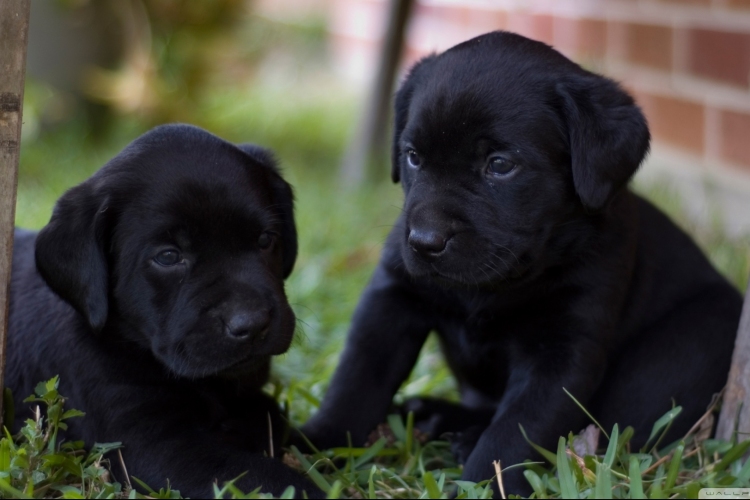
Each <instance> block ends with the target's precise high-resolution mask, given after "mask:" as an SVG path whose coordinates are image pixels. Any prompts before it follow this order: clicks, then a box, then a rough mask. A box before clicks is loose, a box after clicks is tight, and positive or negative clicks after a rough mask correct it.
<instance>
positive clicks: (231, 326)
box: [223, 309, 271, 343]
mask: <svg viewBox="0 0 750 500" xmlns="http://www.w3.org/2000/svg"><path fill="white" fill-rule="evenodd" d="M223 321H224V333H225V334H226V335H227V336H229V337H230V338H233V339H236V340H242V341H249V342H253V343H255V342H262V341H263V340H265V338H266V335H267V334H268V330H269V328H270V325H271V311H269V310H268V309H258V310H255V311H239V312H235V313H233V314H231V315H229V317H228V318H226V319H224V320H223Z"/></svg>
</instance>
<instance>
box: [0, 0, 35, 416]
mask: <svg viewBox="0 0 750 500" xmlns="http://www.w3.org/2000/svg"><path fill="white" fill-rule="evenodd" d="M30 5H31V4H30V0H0V388H2V387H3V375H4V373H5V344H6V338H7V332H8V301H9V292H10V265H11V262H12V257H13V228H14V225H15V219H16V190H17V188H18V159H19V155H20V152H21V123H22V117H23V83H24V76H25V72H26V45H27V43H28V36H29V7H30ZM0 394H1V393H0ZM2 414H3V413H2V398H1V397H0V418H2Z"/></svg>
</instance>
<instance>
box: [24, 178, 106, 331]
mask: <svg viewBox="0 0 750 500" xmlns="http://www.w3.org/2000/svg"><path fill="white" fill-rule="evenodd" d="M95 182H96V181H94V179H92V180H89V181H87V182H85V183H83V184H81V185H79V186H76V187H74V188H73V189H71V190H69V191H68V192H67V193H65V194H64V195H63V197H62V198H60V200H59V201H58V202H57V204H56V205H55V209H54V211H53V212H52V218H51V219H50V221H49V224H47V225H46V226H45V227H44V228H43V229H42V230H41V231H40V232H39V235H38V236H37V239H36V250H35V253H36V267H37V269H38V270H39V273H40V274H41V275H42V277H43V278H44V280H45V281H46V282H47V284H48V285H49V287H50V288H51V289H52V290H53V291H54V292H55V293H57V294H58V295H59V296H60V297H62V298H63V299H64V300H66V301H67V302H69V303H70V304H71V305H72V306H73V307H74V308H75V309H76V310H77V311H78V312H79V313H81V314H82V315H83V317H84V318H86V321H88V323H89V325H90V326H91V329H92V330H94V332H99V331H100V330H101V329H102V327H104V324H105V323H106V321H107V310H108V286H109V279H108V275H109V272H108V266H107V258H106V255H105V239H106V235H105V233H106V226H107V224H106V222H105V219H106V218H107V217H108V214H107V197H106V196H105V195H103V194H98V193H96V191H97V190H96V188H95V186H96V184H95ZM98 191H101V190H98Z"/></svg>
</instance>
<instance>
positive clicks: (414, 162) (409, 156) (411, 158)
mask: <svg viewBox="0 0 750 500" xmlns="http://www.w3.org/2000/svg"><path fill="white" fill-rule="evenodd" d="M406 161H407V162H408V163H409V166H410V167H412V168H419V166H420V165H422V158H420V157H419V155H418V154H417V152H416V151H414V150H413V149H410V150H409V151H407V152H406Z"/></svg>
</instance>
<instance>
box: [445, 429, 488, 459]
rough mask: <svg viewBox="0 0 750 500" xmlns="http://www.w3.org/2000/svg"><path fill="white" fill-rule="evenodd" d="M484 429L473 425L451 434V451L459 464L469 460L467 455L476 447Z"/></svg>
mask: <svg viewBox="0 0 750 500" xmlns="http://www.w3.org/2000/svg"><path fill="white" fill-rule="evenodd" d="M484 430H485V427H483V426H479V425H475V426H473V427H469V428H467V429H465V430H463V431H461V432H457V433H455V434H453V435H452V436H451V438H450V442H451V453H453V456H454V457H456V460H457V461H458V463H459V464H465V463H466V462H467V461H468V460H469V455H471V452H472V451H474V448H476V446H477V442H479V438H480V437H481V436H482V433H483V432H484Z"/></svg>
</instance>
